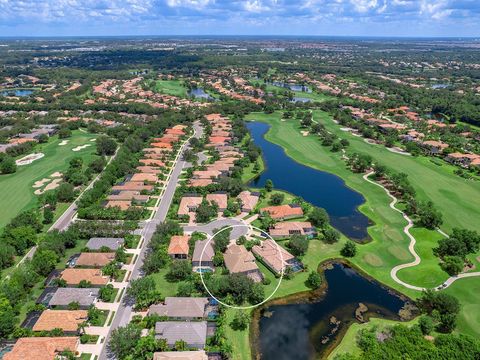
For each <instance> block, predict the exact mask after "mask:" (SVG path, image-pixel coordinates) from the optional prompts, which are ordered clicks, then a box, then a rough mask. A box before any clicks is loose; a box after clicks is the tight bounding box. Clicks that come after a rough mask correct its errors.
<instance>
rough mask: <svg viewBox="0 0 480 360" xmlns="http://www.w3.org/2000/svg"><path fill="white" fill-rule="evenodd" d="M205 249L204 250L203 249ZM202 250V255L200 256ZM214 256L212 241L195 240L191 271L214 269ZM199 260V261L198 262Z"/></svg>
mask: <svg viewBox="0 0 480 360" xmlns="http://www.w3.org/2000/svg"><path fill="white" fill-rule="evenodd" d="M204 249H205V250H204ZM202 251H203V256H202ZM214 256H215V250H214V249H213V245H212V242H211V241H210V242H209V241H208V240H197V241H196V242H195V248H194V250H193V256H192V266H193V271H195V272H201V271H204V272H205V271H214V270H215V267H214V265H213V257H214ZM200 260H201V262H200Z"/></svg>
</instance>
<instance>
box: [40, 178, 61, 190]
mask: <svg viewBox="0 0 480 360" xmlns="http://www.w3.org/2000/svg"><path fill="white" fill-rule="evenodd" d="M61 182H62V179H54V180H53V181H52V182H51V183H50V184H48V185H47V186H45V189H44V190H45V191H48V190H53V189H56V188H57V187H58V186H59V185H60V183H61Z"/></svg>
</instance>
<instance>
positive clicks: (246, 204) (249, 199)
mask: <svg viewBox="0 0 480 360" xmlns="http://www.w3.org/2000/svg"><path fill="white" fill-rule="evenodd" d="M237 198H238V199H240V201H241V202H242V208H241V210H242V211H243V212H250V211H253V210H254V209H255V206H257V203H258V200H259V199H260V193H257V192H251V191H248V190H245V191H242V192H241V193H240V194H238V196H237Z"/></svg>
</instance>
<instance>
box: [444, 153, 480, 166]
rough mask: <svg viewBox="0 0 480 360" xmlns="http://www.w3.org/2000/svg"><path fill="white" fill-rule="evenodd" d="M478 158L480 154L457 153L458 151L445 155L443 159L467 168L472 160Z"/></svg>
mask: <svg viewBox="0 0 480 360" xmlns="http://www.w3.org/2000/svg"><path fill="white" fill-rule="evenodd" d="M478 159H480V155H477V154H463V153H459V152H455V153H451V154H448V155H447V156H446V157H445V160H447V161H449V162H451V163H453V164H456V165H460V166H463V167H465V168H468V167H469V166H470V165H471V164H472V162H473V161H475V160H478Z"/></svg>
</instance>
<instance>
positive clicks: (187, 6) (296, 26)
mask: <svg viewBox="0 0 480 360" xmlns="http://www.w3.org/2000/svg"><path fill="white" fill-rule="evenodd" d="M205 34H206V35H212V34H214V35H237V34H239V35H357V36H480V0H242V1H241V0H0V36H69V35H75V36H81V35H91V36H94V35H205Z"/></svg>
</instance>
